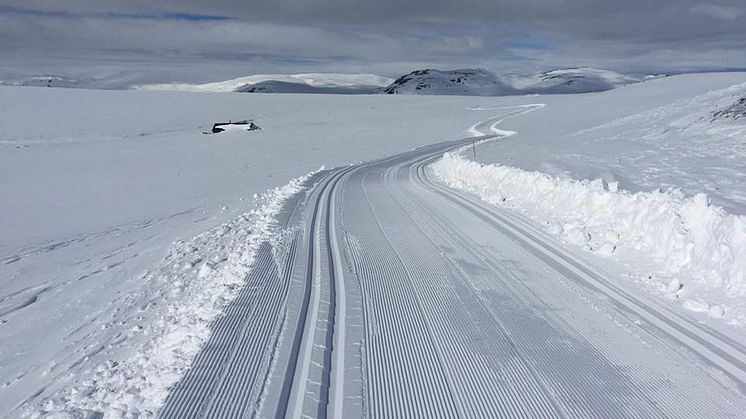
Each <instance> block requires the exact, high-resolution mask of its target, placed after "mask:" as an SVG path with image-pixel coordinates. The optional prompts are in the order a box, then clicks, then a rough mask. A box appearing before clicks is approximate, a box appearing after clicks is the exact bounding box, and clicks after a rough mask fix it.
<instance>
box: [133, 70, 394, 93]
mask: <svg viewBox="0 0 746 419" xmlns="http://www.w3.org/2000/svg"><path fill="white" fill-rule="evenodd" d="M392 81H393V80H392V79H390V78H388V77H383V76H379V75H376V74H335V73H307V74H257V75H253V76H246V77H239V78H236V79H232V80H226V81H220V82H214V83H205V84H168V83H167V84H146V85H138V86H133V88H134V89H137V90H167V91H182V92H236V91H242V90H247V89H249V88H251V87H252V86H254V85H257V84H259V85H260V86H267V82H276V84H277V85H278V86H279V87H283V88H285V89H287V87H288V86H296V87H298V88H305V91H304V90H298V91H295V90H294V91H291V93H292V92H295V93H305V92H307V91H308V90H310V88H314V87H315V88H327V89H329V88H338V89H341V90H342V91H344V90H345V89H349V88H369V89H372V88H377V87H383V86H387V85H388V84H389V83H391V82H392ZM283 93H287V91H284V92H283ZM322 93H329V92H322Z"/></svg>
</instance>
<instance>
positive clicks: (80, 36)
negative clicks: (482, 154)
mask: <svg viewBox="0 0 746 419" xmlns="http://www.w3.org/2000/svg"><path fill="white" fill-rule="evenodd" d="M744 21H746V1H744V0H717V1H715V2H703V1H695V0H668V1H661V0H615V1H607V0H460V1H459V0H429V1H428V0H367V1H364V0H273V1H239V0H212V1H195V0H61V1H60V0H0V73H2V72H5V73H14V72H15V73H33V72H36V73H59V74H64V73H66V72H68V73H69V72H86V71H88V72H100V73H102V74H103V73H106V72H108V73H111V72H115V71H121V70H123V69H124V70H133V71H134V70H142V71H147V72H150V73H151V77H153V78H155V79H158V78H169V77H170V78H177V79H180V80H178V81H209V80H219V79H220V78H224V77H230V76H241V75H247V74H261V73H298V72H353V73H377V74H381V75H387V76H397V75H400V74H403V73H406V72H409V71H411V70H414V69H417V68H441V69H449V68H473V67H481V68H486V69H488V70H492V71H495V72H497V73H500V74H508V73H519V74H520V73H531V72H536V71H540V70H546V69H550V68H557V67H571V66H582V65H585V66H593V67H601V68H608V69H613V70H617V71H622V72H627V73H635V74H641V73H660V72H668V73H675V72H685V71H698V70H717V69H729V68H746V25H744V24H743V22H744ZM187 79H189V80H187ZM159 81H166V80H159ZM174 81H177V80H174Z"/></svg>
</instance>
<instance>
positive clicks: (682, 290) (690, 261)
mask: <svg viewBox="0 0 746 419" xmlns="http://www.w3.org/2000/svg"><path fill="white" fill-rule="evenodd" d="M432 168H433V170H434V172H435V174H436V176H437V177H438V178H439V179H440V180H441V181H443V182H444V183H446V184H447V185H449V186H451V187H455V188H459V189H463V190H467V191H470V192H473V193H476V194H477V195H479V196H480V197H481V198H482V199H484V200H485V201H487V202H489V203H492V204H495V205H502V206H506V207H510V208H513V209H515V210H517V211H519V212H520V213H522V214H524V215H526V216H528V217H529V218H531V219H533V220H534V221H536V222H538V223H540V224H541V225H543V226H545V228H546V230H547V231H548V232H550V233H552V234H555V235H558V236H559V237H561V238H562V239H563V240H564V241H566V242H569V243H572V244H576V245H579V246H582V247H584V248H585V249H587V250H590V251H593V252H595V253H599V254H603V255H609V256H611V255H614V256H615V257H618V258H620V259H621V260H622V261H627V262H634V260H633V258H634V259H635V260H637V258H640V257H644V258H645V259H646V262H648V263H646V264H643V265H644V266H652V267H653V269H654V270H655V272H637V273H638V274H639V275H640V277H641V280H642V281H645V282H647V283H648V284H649V285H653V286H655V288H657V289H659V290H661V291H663V292H664V293H666V294H667V295H670V296H672V297H675V298H679V299H681V300H682V301H683V304H684V306H685V307H686V308H689V309H692V310H695V311H706V312H708V313H709V315H710V316H713V317H722V316H726V317H727V319H728V321H730V322H731V323H734V324H746V306H744V304H743V297H745V296H746V217H744V216H738V215H733V214H729V213H727V212H726V211H724V210H723V209H722V208H720V207H718V206H715V205H712V204H711V202H710V200H709V198H708V196H707V195H705V194H697V195H695V196H685V194H684V193H682V192H681V191H680V190H677V189H669V190H658V191H652V192H637V193H630V192H627V191H624V190H620V189H618V185H617V183H614V182H612V183H606V182H605V181H603V180H601V179H597V180H592V181H589V180H582V181H577V180H573V179H563V178H557V177H552V176H550V175H547V174H543V173H539V172H529V171H524V170H521V169H517V168H513V167H508V166H502V165H482V164H480V163H477V162H473V161H469V160H466V159H464V158H463V157H462V156H460V154H458V153H449V154H446V155H445V156H444V157H443V159H441V160H439V161H438V162H436V163H434V164H433V165H432ZM643 265H641V264H638V263H636V266H637V267H638V268H639V267H640V266H643Z"/></svg>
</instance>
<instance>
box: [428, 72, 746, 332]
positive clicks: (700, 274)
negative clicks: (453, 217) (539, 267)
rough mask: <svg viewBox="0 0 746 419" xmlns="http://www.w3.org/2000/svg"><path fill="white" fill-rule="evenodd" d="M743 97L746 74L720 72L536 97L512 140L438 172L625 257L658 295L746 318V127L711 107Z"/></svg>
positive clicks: (514, 123)
mask: <svg viewBox="0 0 746 419" xmlns="http://www.w3.org/2000/svg"><path fill="white" fill-rule="evenodd" d="M736 83H738V84H736ZM733 84H735V85H733ZM731 85H733V86H732V87H729V86H731ZM650 94H656V97H650V96H648V95H650ZM744 95H746V75H744V74H727V75H690V76H678V77H674V78H672V79H670V80H655V81H648V82H646V83H643V84H639V85H634V86H628V87H626V88H624V89H619V90H616V91H613V92H607V93H602V94H597V95H579V96H576V97H573V98H572V99H571V100H572V102H573V103H572V104H571V105H570V106H568V104H564V106H563V105H561V104H559V103H557V102H556V101H554V100H552V98H547V97H541V98H535V99H536V100H539V101H543V102H546V106H545V107H544V108H542V109H541V110H538V111H537V112H535V113H532V114H531V115H530V116H529V115H526V116H525V117H524V118H523V119H521V118H520V117H517V118H516V119H513V120H511V121H510V123H508V124H507V125H508V126H509V127H510V128H511V129H512V128H513V127H516V131H517V132H518V135H515V136H509V138H506V139H504V140H502V141H495V142H490V143H487V144H483V145H480V147H479V153H478V159H477V162H473V161H470V160H469V159H467V158H466V157H465V156H467V155H468V154H469V153H464V154H463V155H459V154H457V153H455V154H449V155H447V156H446V157H445V158H444V159H443V160H442V161H440V162H439V163H438V164H436V165H435V169H436V172H437V173H438V175H439V176H440V177H441V178H442V179H443V180H444V181H446V182H447V183H448V184H450V185H451V186H454V187H459V188H464V189H467V190H470V191H472V192H475V193H477V194H479V195H480V196H482V197H483V198H484V199H485V200H487V201H489V202H491V203H494V204H497V205H504V206H509V207H512V208H515V209H516V210H518V211H519V212H521V213H523V214H525V215H527V216H528V217H529V218H531V219H533V220H534V221H536V222H538V223H540V224H542V225H544V226H545V228H546V230H547V231H549V232H551V233H553V234H556V235H559V236H561V237H562V238H563V239H564V240H565V241H567V242H569V243H572V244H574V245H578V246H582V247H584V248H586V249H588V250H591V251H593V252H596V253H599V254H602V255H606V256H608V257H610V258H613V259H617V260H621V261H623V262H624V263H625V264H626V265H627V266H628V267H629V272H630V276H631V278H632V279H633V280H634V281H636V282H639V283H641V284H643V285H644V286H646V287H648V288H650V289H651V290H652V291H653V292H655V293H659V294H661V295H664V296H665V297H668V298H671V299H675V300H678V301H680V302H681V303H682V305H683V306H684V307H686V308H688V309H691V310H694V311H699V312H704V313H706V314H707V315H709V316H711V317H723V318H725V320H726V321H728V322H730V323H733V324H738V325H743V324H746V163H744V162H746V142H745V140H746V123H744V121H742V120H740V121H739V120H738V119H737V118H735V117H734V116H731V117H728V114H727V113H726V114H725V115H724V116H719V115H718V111H720V110H723V109H728V108H729V107H731V106H732V105H734V104H737V103H738V102H739V100H740V99H741V98H743V97H744ZM643 97H644V99H643ZM609 105H613V106H609ZM482 110H484V111H487V110H488V108H482ZM503 128H504V127H503ZM495 163H499V165H495Z"/></svg>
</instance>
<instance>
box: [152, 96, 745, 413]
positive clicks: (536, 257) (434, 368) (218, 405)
mask: <svg viewBox="0 0 746 419" xmlns="http://www.w3.org/2000/svg"><path fill="white" fill-rule="evenodd" d="M541 107H543V105H541V104H536V105H522V106H516V107H500V108H489V107H487V108H479V109H475V110H481V111H491V112H498V111H503V113H502V114H499V115H497V116H494V117H491V118H488V119H485V120H484V121H482V122H480V123H478V124H476V125H475V126H473V127H472V128H470V132H471V133H473V134H474V137H470V138H465V139H461V140H456V141H450V142H444V143H439V144H433V145H430V146H425V147H422V148H419V149H415V150H411V151H409V152H406V153H403V154H400V155H396V156H392V157H389V158H385V159H381V160H378V161H374V162H369V163H362V164H358V165H354V166H348V167H344V168H339V169H334V170H328V171H325V172H321V173H319V174H318V175H316V176H315V177H314V178H313V179H312V180H311V181H309V188H308V191H307V193H306V194H305V195H302V196H299V197H297V198H296V199H295V200H294V201H292V202H289V203H288V204H287V209H286V211H285V213H284V216H283V220H282V222H283V223H284V225H286V231H287V232H288V234H287V238H286V239H285V240H284V241H281V242H278V243H266V244H264V245H263V246H262V247H261V248H260V249H259V251H258V255H257V262H256V266H255V268H254V269H253V270H252V271H251V273H250V274H249V278H248V281H247V285H246V286H245V288H244V289H243V290H242V291H241V293H240V295H239V297H238V298H237V299H236V300H234V301H233V302H232V303H231V304H230V306H229V308H228V309H227V311H226V313H225V315H224V316H223V317H221V318H220V319H219V320H218V321H216V322H215V324H214V325H213V328H212V329H213V332H212V335H211V338H210V340H209V341H208V343H207V344H206V345H205V346H204V348H203V349H202V351H201V352H200V353H199V355H198V356H197V358H196V359H195V361H194V364H193V366H192V368H191V369H190V370H189V372H188V373H187V374H186V375H185V377H184V378H183V379H182V380H181V381H180V382H179V383H178V384H177V385H176V386H174V387H173V388H172V389H171V392H170V395H169V397H168V399H167V401H166V403H165V405H164V407H163V409H162V410H161V412H160V416H161V417H164V418H180V417H204V418H209V417H276V418H282V417H291V418H300V417H322V418H323V417H332V418H346V417H387V418H388V417H391V418H416V417H421V418H435V417H438V418H440V417H443V418H449V417H453V418H457V417H461V418H486V417H523V418H596V417H604V418H615V417H619V418H621V417H641V418H643V417H644V418H665V417H691V418H702V417H734V418H737V417H743V412H744V411H746V347H745V346H744V342H743V341H739V340H738V339H736V338H733V337H729V336H726V335H723V334H721V333H719V332H717V331H715V330H711V329H709V328H707V327H706V326H705V325H702V324H699V323H696V322H695V321H693V320H691V319H690V318H689V317H686V316H685V315H682V314H680V313H679V312H677V311H675V310H673V309H671V308H670V307H669V306H667V305H665V304H663V303H658V302H656V301H653V300H652V299H648V298H647V297H645V296H639V295H638V294H637V293H635V292H633V291H630V290H626V289H624V288H622V287H621V286H620V285H619V284H618V283H615V282H614V281H612V280H610V279H607V274H605V273H604V271H603V270H602V269H600V268H598V267H596V266H593V265H591V262H588V261H587V260H586V259H582V260H581V259H580V258H578V257H575V256H574V255H573V253H572V251H570V250H567V249H564V248H563V247H562V246H561V245H560V244H558V243H557V241H556V240H555V239H553V238H551V237H550V236H548V235H546V234H545V233H543V232H541V231H540V230H538V229H536V228H534V227H533V226H532V225H531V224H530V223H529V222H527V221H526V220H525V219H523V218H522V217H521V216H519V215H516V214H513V213H511V212H509V211H508V210H505V209H502V208H498V207H493V206H490V205H488V204H486V203H484V202H482V201H480V200H479V199H477V198H476V197H473V196H471V195H468V194H466V193H463V192H460V191H455V190H452V189H450V188H447V187H445V186H444V185H442V184H440V183H439V182H437V181H436V180H435V179H434V177H433V176H432V174H431V173H430V171H429V168H428V165H429V164H430V163H432V162H433V161H435V160H436V159H438V158H439V157H440V156H442V155H443V153H444V152H447V151H449V150H453V149H455V148H458V147H464V146H470V145H471V143H472V142H480V141H486V140H494V139H497V138H503V137H506V136H509V135H512V134H514V133H512V132H510V131H505V130H502V129H500V128H498V125H499V124H501V123H502V122H503V121H504V120H505V119H507V118H509V117H512V116H517V115H521V114H524V113H527V112H532V111H534V110H537V109H540V108H541Z"/></svg>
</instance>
